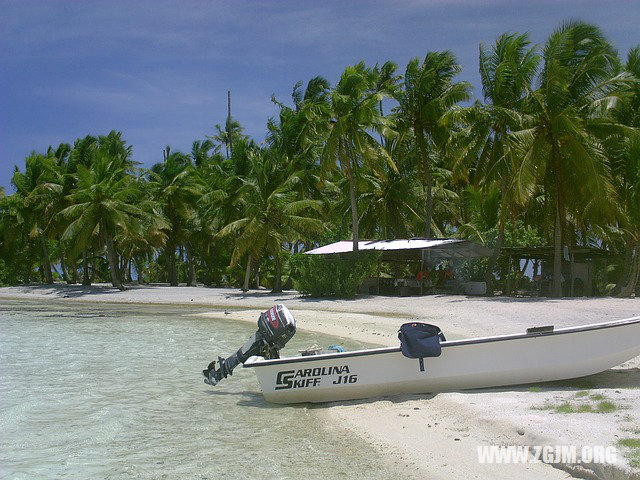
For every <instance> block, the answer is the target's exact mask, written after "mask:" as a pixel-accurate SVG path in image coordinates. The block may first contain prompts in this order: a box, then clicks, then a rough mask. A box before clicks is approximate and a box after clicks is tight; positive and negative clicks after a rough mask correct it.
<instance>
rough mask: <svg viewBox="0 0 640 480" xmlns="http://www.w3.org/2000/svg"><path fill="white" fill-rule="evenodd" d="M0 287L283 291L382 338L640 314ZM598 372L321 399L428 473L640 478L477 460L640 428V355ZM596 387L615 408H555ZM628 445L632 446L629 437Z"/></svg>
mask: <svg viewBox="0 0 640 480" xmlns="http://www.w3.org/2000/svg"><path fill="white" fill-rule="evenodd" d="M2 299H13V300H37V301H63V302H88V303H126V304H148V305H184V306H193V307H197V310H199V311H197V312H191V314H193V315H198V316H205V317H206V316H209V317H215V318H220V317H221V316H224V317H225V318H229V319H232V320H237V321H243V322H253V323H255V321H256V319H257V316H258V314H259V313H260V312H261V311H263V310H265V309H266V308H268V307H270V306H271V305H273V304H274V303H284V304H286V305H287V306H288V307H289V308H290V309H291V311H292V312H293V313H294V316H295V317H296V319H297V320H298V326H299V328H301V329H304V330H307V331H311V332H318V333H323V334H328V335H332V336H336V337H341V338H350V339H354V340H357V341H360V342H363V343H367V344H371V345H380V346H394V345H397V344H398V340H397V336H396V332H397V329H398V327H399V326H400V325H401V324H402V323H404V322H406V321H409V320H419V321H426V322H429V323H434V324H437V325H439V326H440V327H441V328H442V330H443V331H444V332H445V333H446V334H447V337H448V338H452V339H455V338H463V337H477V336H488V335H495V334H507V333H521V332H523V331H524V330H525V329H526V328H528V327H532V326H540V325H549V324H553V325H555V326H556V327H566V326H573V325H583V324H589V323H597V322H602V321H607V320H616V319H620V318H628V317H633V316H638V315H640V299H613V298H589V299H537V298H533V299H532V298H522V299H521V298H502V297H495V298H485V297H464V296H424V297H408V298H407V297H402V298H400V297H373V296H363V297H358V298H356V299H354V300H335V299H308V298H303V297H301V296H300V295H299V294H298V293H297V292H292V291H288V292H284V293H282V294H270V293H269V292H267V291H264V290H260V291H250V292H247V293H243V292H240V291H238V290H236V289H226V288H207V287H168V286H164V285H154V286H132V287H131V288H129V289H128V290H126V291H124V292H120V291H117V290H115V289H113V288H111V287H110V286H108V285H96V286H93V287H80V286H67V285H65V284H56V285H54V286H51V285H34V286H20V287H3V288H0V300H2ZM205 309H206V310H205ZM194 310H195V308H194ZM589 381H590V383H580V382H575V383H574V384H572V383H571V382H563V383H562V384H561V385H547V384H545V385H540V386H535V387H531V386H517V387H508V388H504V389H486V390H478V391H469V392H456V393H441V394H437V395H414V396H402V397H385V398H378V399H371V400H364V401H352V402H340V403H334V404H327V405H323V406H321V407H315V406H314V407H312V408H314V410H315V411H316V413H317V414H318V416H320V418H322V419H324V420H326V421H328V422H331V423H332V424H334V425H338V426H340V427H341V428H343V429H346V430H347V431H349V432H350V433H352V434H356V435H359V436H361V437H362V438H364V439H365V440H367V441H368V442H369V443H370V444H371V445H372V446H373V447H374V448H376V450H378V451H379V452H380V453H382V454H384V457H385V461H387V462H391V463H392V464H394V465H396V466H398V467H401V468H412V469H415V470H416V471H417V472H420V474H421V475H424V476H425V478H431V479H433V478H457V477H461V476H463V475H464V476H471V477H473V478H505V479H506V478H566V476H567V471H569V472H570V473H572V474H573V475H576V476H580V474H581V472H582V474H583V475H584V474H591V475H596V477H592V478H607V479H609V478H638V475H639V473H638V470H637V469H636V470H635V471H633V470H632V469H630V467H629V464H628V462H627V461H626V460H624V459H623V458H620V459H619V461H618V462H617V463H616V465H604V466H602V465H591V466H589V465H587V466H586V467H585V466H576V465H562V464H556V465H555V466H556V467H557V468H553V467H552V466H550V465H546V464H540V463H537V464H534V463H529V464H502V465H486V464H479V463H478V460H477V446H478V445H494V444H498V445H532V446H533V445H541V444H542V445H573V444H576V445H578V446H583V445H605V446H607V445H616V442H618V441H619V440H621V439H622V438H627V437H633V438H636V437H638V436H640V432H638V431H637V425H639V424H640V388H638V387H639V386H640V357H638V358H635V359H633V360H631V361H629V362H626V363H625V364H624V365H622V366H620V367H616V368H614V369H612V370H609V371H607V372H603V373H602V374H599V375H597V376H592V377H589ZM582 392H586V393H582ZM583 397H584V398H583ZM592 397H593V398H598V399H605V400H606V401H608V402H610V403H611V404H612V405H614V407H615V408H614V411H611V412H609V413H562V412H558V411H557V408H555V406H558V405H562V404H567V403H569V404H571V403H575V404H579V403H583V404H584V403H585V402H591V403H593V404H594V405H596V403H597V402H596V401H595V400H589V399H590V398H592ZM634 429H635V430H634ZM618 456H619V457H623V456H624V452H623V450H622V449H619V452H618ZM560 468H563V469H564V470H561V469H560ZM585 468H586V469H585ZM572 469H573V471H571V470H572ZM634 475H635V476H634Z"/></svg>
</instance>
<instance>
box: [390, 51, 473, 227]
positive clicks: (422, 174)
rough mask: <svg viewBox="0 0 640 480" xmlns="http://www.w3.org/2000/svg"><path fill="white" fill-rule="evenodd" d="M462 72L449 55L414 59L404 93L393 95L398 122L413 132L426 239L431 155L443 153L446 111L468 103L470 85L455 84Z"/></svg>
mask: <svg viewBox="0 0 640 480" xmlns="http://www.w3.org/2000/svg"><path fill="white" fill-rule="evenodd" d="M460 71H461V67H460V65H458V64H457V63H456V58H455V56H454V55H453V53H451V52H450V51H448V50H447V51H444V52H429V53H427V55H426V56H425V59H424V61H423V62H422V64H420V61H419V59H417V58H414V59H413V60H411V61H410V62H409V64H408V65H407V68H406V71H405V74H404V84H403V89H402V90H400V91H399V92H398V93H397V95H396V100H397V101H398V103H399V105H398V107H397V108H396V111H397V113H398V115H399V117H400V119H401V120H402V121H404V122H406V124H407V125H409V126H410V127H411V129H412V130H413V135H414V138H415V148H416V156H417V158H418V159H419V160H418V176H419V178H420V181H421V182H422V184H423V186H424V189H425V190H426V197H427V198H426V209H425V230H424V232H425V237H426V238H430V237H431V228H432V225H431V223H432V217H433V194H432V189H433V174H432V171H431V170H432V169H431V161H430V151H431V150H437V149H439V150H441V151H442V150H443V149H444V147H445V143H446V141H447V138H448V135H449V129H448V128H447V127H446V126H445V125H444V124H443V117H444V116H445V114H446V113H447V112H448V110H449V109H450V108H451V107H452V106H454V105H456V104H457V103H459V102H462V101H465V100H468V99H469V97H470V90H471V85H470V84H469V83H468V82H454V78H455V76H456V75H458V74H459V73H460Z"/></svg>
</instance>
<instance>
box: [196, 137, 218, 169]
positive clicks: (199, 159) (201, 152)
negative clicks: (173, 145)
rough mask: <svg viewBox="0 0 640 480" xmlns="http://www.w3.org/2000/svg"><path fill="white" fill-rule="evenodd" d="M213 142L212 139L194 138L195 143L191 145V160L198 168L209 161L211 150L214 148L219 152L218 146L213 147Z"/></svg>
mask: <svg viewBox="0 0 640 480" xmlns="http://www.w3.org/2000/svg"><path fill="white" fill-rule="evenodd" d="M213 147H214V145H213V142H212V141H211V140H204V141H202V142H201V141H200V140H194V142H193V145H192V146H191V160H193V163H194V165H195V166H196V168H198V167H200V166H201V165H204V164H205V163H207V162H208V161H209V152H210V151H211V150H214V152H217V150H218V147H216V148H215V149H214V148H213Z"/></svg>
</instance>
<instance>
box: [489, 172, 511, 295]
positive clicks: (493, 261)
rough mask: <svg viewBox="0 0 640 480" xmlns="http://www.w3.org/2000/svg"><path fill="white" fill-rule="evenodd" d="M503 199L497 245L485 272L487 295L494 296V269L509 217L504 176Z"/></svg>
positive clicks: (502, 183) (502, 184)
mask: <svg viewBox="0 0 640 480" xmlns="http://www.w3.org/2000/svg"><path fill="white" fill-rule="evenodd" d="M501 190H502V200H501V202H500V219H499V221H498V238H497V239H496V245H495V247H494V248H493V253H492V254H491V257H490V258H489V265H487V271H486V272H485V276H484V281H485V283H486V284H487V296H488V297H492V296H493V291H494V290H493V286H494V285H493V280H494V277H493V271H494V270H495V268H496V262H497V261H498V255H500V250H501V249H502V242H503V241H504V227H505V223H506V219H507V208H506V206H507V201H506V195H507V179H506V178H504V177H503V178H502V182H501Z"/></svg>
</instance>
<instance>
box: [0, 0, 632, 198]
mask: <svg viewBox="0 0 640 480" xmlns="http://www.w3.org/2000/svg"><path fill="white" fill-rule="evenodd" d="M569 19H578V20H583V21H588V22H592V23H595V24H597V25H598V26H599V27H600V28H601V29H602V30H603V31H604V33H605V35H606V36H607V37H608V38H609V39H610V41H611V42H612V43H613V44H614V45H615V46H616V48H617V49H618V51H619V52H620V54H621V56H623V57H625V56H626V54H627V52H628V50H629V48H631V47H632V46H635V45H637V44H639V43H640V29H638V25H640V2H635V1H619V0H611V1H602V0H597V1H561V0H557V1H533V0H530V1H526V2H521V1H517V0H511V1H501V0H484V1H475V0H429V1H427V0H425V1H384V2H383V1H348V0H341V1H319V0H316V1H303V0H299V1H288V0H287V1H285V0H283V1H254V2H251V1H227V2H217V1H208V2H200V1H190V0H183V1H177V0H176V1H158V0H137V1H130V2H121V1H114V0H102V1H95V2H93V1H86V0H85V1H79V0H75V1H72V0H47V1H28V0H19V1H17V0H16V1H8V0H0V186H4V187H5V189H6V191H7V192H8V193H9V192H12V191H13V189H12V188H11V187H10V179H11V176H12V174H13V170H14V165H18V166H19V167H20V168H21V169H23V168H24V166H23V165H24V158H25V157H26V156H27V155H28V154H29V153H30V152H31V151H33V150H36V151H40V152H44V151H46V149H47V147H48V146H49V145H54V146H57V145H58V144H60V143H62V142H66V143H71V144H73V142H74V140H75V139H76V138H78V137H84V136H85V135H87V134H92V135H98V134H107V133H108V132H109V131H110V130H113V129H115V130H119V131H121V132H122V133H123V137H124V138H125V139H126V140H127V142H128V144H130V145H132V146H133V157H134V160H136V161H138V162H140V163H142V164H143V165H145V166H151V165H153V164H154V163H156V162H159V161H162V149H163V148H164V147H165V146H166V145H170V146H171V148H172V150H174V151H175V150H182V151H185V152H189V151H190V150H191V143H192V142H193V141H194V140H197V139H200V140H201V139H204V138H205V136H206V135H213V134H214V132H215V124H217V123H219V124H224V121H225V117H226V111H227V90H231V101H232V106H231V108H232V115H233V116H234V118H236V119H237V120H238V121H240V123H241V124H242V125H243V126H244V128H245V133H247V134H248V135H250V136H251V137H253V138H254V139H255V140H256V141H257V142H262V141H263V140H264V137H265V133H266V122H267V119H268V118H269V117H272V116H275V115H277V112H278V109H277V107H276V106H275V105H274V104H273V103H272V102H271V95H272V94H275V96H276V97H277V98H278V99H279V100H281V101H285V102H288V101H290V94H291V90H292V88H293V85H294V84H295V83H296V82H297V81H298V80H303V81H305V82H306V81H307V80H309V79H310V78H312V77H314V76H316V75H322V76H323V77H325V78H327V79H328V80H329V81H330V82H331V83H332V84H334V83H335V82H336V81H337V79H338V78H339V76H340V73H341V72H342V71H343V70H344V68H345V67H346V66H347V65H352V64H355V63H357V62H359V61H361V60H364V61H365V63H367V64H368V65H374V64H376V63H380V64H382V63H384V62H385V61H387V60H391V61H393V62H395V63H397V64H398V66H399V69H398V71H399V72H403V71H404V68H405V66H406V64H407V62H408V61H409V60H410V59H411V58H413V57H421V58H424V56H425V54H426V53H427V52H428V51H433V50H445V49H449V50H451V51H453V53H454V54H455V55H456V57H457V59H458V61H459V63H460V64H461V65H462V68H463V71H462V73H461V75H460V77H459V78H460V80H466V81H469V82H471V83H472V84H473V86H474V95H475V97H478V98H479V97H481V94H482V91H481V87H480V76H479V74H478V47H479V44H480V43H481V42H482V43H484V44H485V45H490V44H492V43H493V42H494V41H495V39H496V37H498V36H499V35H501V34H502V33H504V32H521V33H524V32H529V33H530V36H531V39H532V41H533V42H534V43H536V44H538V45H540V46H542V45H543V44H544V41H545V39H546V38H547V37H548V35H549V34H550V33H551V32H552V31H553V30H555V29H556V28H557V27H558V26H559V25H560V24H561V22H562V21H564V20H569Z"/></svg>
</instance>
